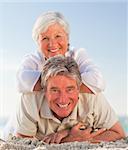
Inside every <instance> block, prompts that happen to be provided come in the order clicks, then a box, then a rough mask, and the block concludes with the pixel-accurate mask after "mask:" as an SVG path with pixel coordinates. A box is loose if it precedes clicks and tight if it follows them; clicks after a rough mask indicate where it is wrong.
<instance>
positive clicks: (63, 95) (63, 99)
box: [59, 92, 68, 104]
mask: <svg viewBox="0 0 128 150" xmlns="http://www.w3.org/2000/svg"><path fill="white" fill-rule="evenodd" d="M67 97H68V96H67V94H66V92H61V93H60V98H59V100H60V101H59V103H61V104H66V103H67V100H68V98H67Z"/></svg>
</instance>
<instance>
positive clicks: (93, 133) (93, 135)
mask: <svg viewBox="0 0 128 150" xmlns="http://www.w3.org/2000/svg"><path fill="white" fill-rule="evenodd" d="M104 131H106V129H105V128H102V129H99V130H98V131H96V132H95V131H94V132H92V134H91V136H92V137H95V136H97V135H99V134H101V133H103V132H104Z"/></svg>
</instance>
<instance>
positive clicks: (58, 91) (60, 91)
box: [46, 75, 79, 120]
mask: <svg viewBox="0 0 128 150" xmlns="http://www.w3.org/2000/svg"><path fill="white" fill-rule="evenodd" d="M78 95H79V90H78V87H77V83H76V80H74V79H71V78H69V77H66V76H61V75H57V76H55V77H51V78H49V79H48V83H47V90H46V98H47V100H48V105H49V108H50V109H51V110H52V111H53V113H54V115H55V116H56V117H57V118H58V119H60V120H61V119H63V118H65V117H67V116H69V115H70V113H71V112H72V111H73V109H74V107H75V106H76V104H77V102H78Z"/></svg>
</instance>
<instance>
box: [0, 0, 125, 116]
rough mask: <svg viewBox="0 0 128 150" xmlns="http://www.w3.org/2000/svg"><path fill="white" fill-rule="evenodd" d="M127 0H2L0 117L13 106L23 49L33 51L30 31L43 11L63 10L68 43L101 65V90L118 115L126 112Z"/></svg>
mask: <svg viewBox="0 0 128 150" xmlns="http://www.w3.org/2000/svg"><path fill="white" fill-rule="evenodd" d="M127 7H128V6H127V4H126V1H123V0H122V1H110V0H108V1H102V2H101V1H95V2H94V1H91V0H90V2H89V1H85V2H82V1H79V2H76V1H74V2H71V1H70V2H68V1H65V2H61V3H59V2H57V1H56V2H50V1H49V2H43V1H42V2H41V1H38V2H37V1H32V0H31V2H29V1H27V2H25V1H18V0H17V3H16V2H14V1H11V0H10V3H9V2H7V1H4V2H2V1H0V117H1V116H9V115H11V114H12V112H13V111H15V109H16V107H17V102H18V101H19V99H18V95H19V94H18V93H17V91H16V70H17V68H18V65H19V64H20V62H21V60H22V58H23V57H24V55H25V54H27V53H30V52H34V51H36V49H37V47H36V44H35V43H34V41H33V40H32V38H31V31H32V27H33V24H34V22H35V20H36V18H37V17H38V16H39V15H40V14H41V13H42V12H44V11H47V10H56V11H60V12H62V13H63V14H64V16H65V17H66V18H67V20H68V21H69V24H70V28H71V34H70V45H71V46H74V47H76V48H80V47H84V48H86V49H87V51H88V54H89V55H90V57H91V58H92V59H93V61H94V62H95V63H96V64H97V65H98V66H99V68H100V69H101V71H102V73H103V75H104V77H105V80H106V90H105V95H106V97H107V99H108V101H109V103H110V104H111V105H112V107H113V108H114V110H115V111H116V112H117V113H118V114H119V115H126V114H127V115H128V98H127V83H128V82H127V41H126V36H127V30H126V28H127V26H126V25H127V22H126V20H127V19H126V17H127V16H126V15H127V13H126V9H127Z"/></svg>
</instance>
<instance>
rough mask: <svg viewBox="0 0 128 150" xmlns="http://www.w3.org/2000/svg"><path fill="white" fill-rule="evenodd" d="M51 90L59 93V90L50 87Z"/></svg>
mask: <svg viewBox="0 0 128 150" xmlns="http://www.w3.org/2000/svg"><path fill="white" fill-rule="evenodd" d="M51 92H52V93H59V90H57V89H51Z"/></svg>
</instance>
